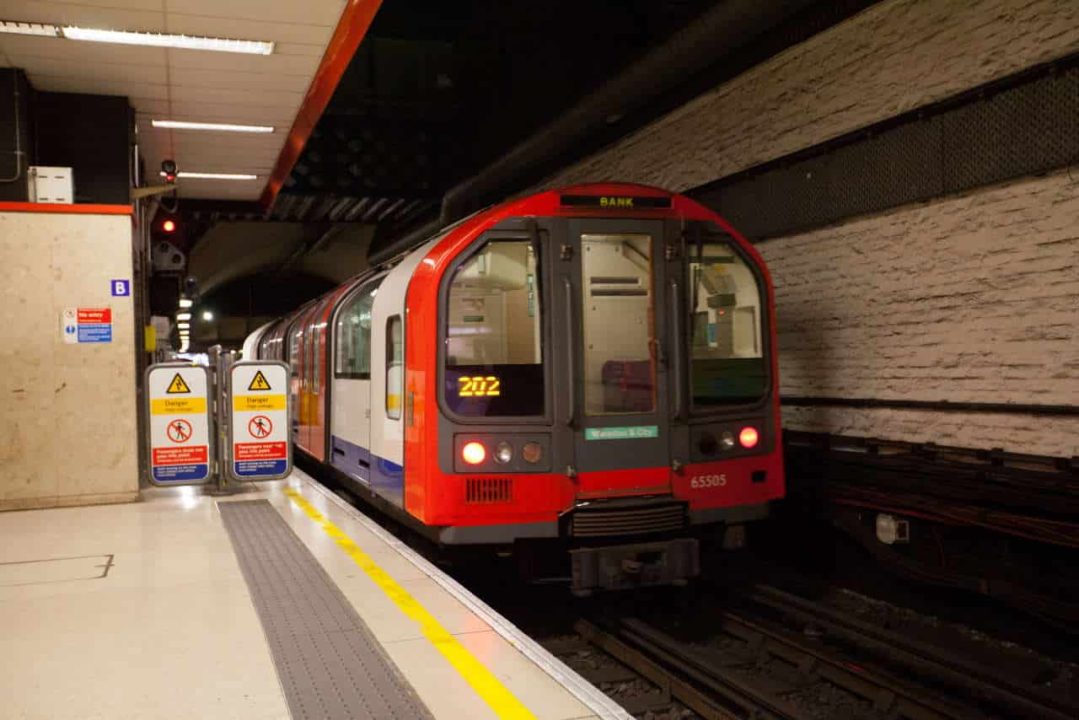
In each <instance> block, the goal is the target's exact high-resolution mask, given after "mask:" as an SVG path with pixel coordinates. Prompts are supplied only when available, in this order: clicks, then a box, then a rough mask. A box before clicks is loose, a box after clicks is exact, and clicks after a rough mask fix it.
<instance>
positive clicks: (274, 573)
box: [218, 500, 431, 720]
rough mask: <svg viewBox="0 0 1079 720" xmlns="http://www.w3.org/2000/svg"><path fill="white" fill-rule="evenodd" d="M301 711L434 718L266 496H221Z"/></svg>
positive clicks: (289, 693)
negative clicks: (225, 498)
mask: <svg viewBox="0 0 1079 720" xmlns="http://www.w3.org/2000/svg"><path fill="white" fill-rule="evenodd" d="M218 508H219V509H220V510H221V517H222V519H223V521H224V523H225V529H226V530H227V531H228V534H229V538H230V539H231V540H232V546H233V549H234V550H235V551H236V556H237V557H238V558H239V561H240V568H241V569H242V570H243V574H244V579H245V580H246V581H247V586H248V589H249V590H250V592H251V598H252V599H253V600H254V603H255V608H256V610H257V611H258V615H259V619H260V620H261V621H262V627H263V629H264V630H265V632H266V639H267V640H268V641H269V643H270V651H271V653H272V654H273V661H274V665H275V666H276V668H277V676H278V678H279V679H280V681H281V686H282V688H283V689H284V692H285V698H286V699H287V701H288V705H289V711H290V712H291V714H292V717H293V718H297V719H298V718H408V719H409V720H412V719H413V718H430V717H431V715H430V713H429V712H428V710H427V708H426V707H425V706H424V705H423V703H422V702H421V701H420V699H419V698H418V697H416V694H415V691H414V690H413V689H412V687H411V685H409V683H408V681H407V680H406V679H405V678H404V677H402V675H401V674H400V672H399V671H398V670H397V668H396V667H395V666H394V664H393V661H391V660H390V658H389V657H387V656H386V654H385V652H384V651H383V650H382V647H381V646H380V645H379V644H378V640H376V639H375V637H374V636H373V635H372V634H371V631H370V630H369V629H368V627H367V625H366V624H364V622H363V620H362V619H361V618H360V616H359V615H358V614H357V613H356V610H355V609H354V608H353V607H352V605H351V604H350V603H349V601H348V600H347V599H346V598H345V596H344V594H343V593H342V592H341V590H340V588H338V587H337V585H335V584H334V582H333V581H332V580H331V579H330V577H329V575H327V574H326V571H325V570H323V569H322V566H321V565H319V564H318V560H316V559H315V556H314V555H312V554H311V552H310V551H309V550H308V549H307V548H306V547H305V546H304V544H303V543H302V542H301V541H300V539H299V538H298V537H296V534H295V533H294V532H293V531H292V528H290V527H289V526H288V523H286V522H285V520H284V518H282V517H281V516H280V515H279V514H278V513H277V511H276V510H275V509H274V507H273V506H272V505H271V504H270V503H269V502H267V501H266V500H243V501H236V502H221V503H218Z"/></svg>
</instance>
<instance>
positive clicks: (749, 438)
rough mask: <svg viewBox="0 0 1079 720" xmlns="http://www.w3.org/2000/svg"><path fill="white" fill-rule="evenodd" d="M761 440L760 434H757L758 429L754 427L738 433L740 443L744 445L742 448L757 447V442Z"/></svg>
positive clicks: (743, 429) (745, 428)
mask: <svg viewBox="0 0 1079 720" xmlns="http://www.w3.org/2000/svg"><path fill="white" fill-rule="evenodd" d="M760 439H761V437H760V434H759V433H758V432H757V428H754V427H744V428H742V431H741V432H740V433H738V442H740V443H742V447H744V448H747V449H748V448H753V447H757V442H758V441H759V440H760Z"/></svg>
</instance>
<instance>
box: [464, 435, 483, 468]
mask: <svg viewBox="0 0 1079 720" xmlns="http://www.w3.org/2000/svg"><path fill="white" fill-rule="evenodd" d="M461 459H462V460H464V461H465V462H466V463H468V464H469V465H479V464H480V463H481V462H483V461H484V460H486V459H487V448H485V447H484V446H483V443H478V442H476V441H475V440H473V441H472V442H466V443H465V445H464V447H462V448H461Z"/></svg>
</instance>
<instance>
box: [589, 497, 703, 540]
mask: <svg viewBox="0 0 1079 720" xmlns="http://www.w3.org/2000/svg"><path fill="white" fill-rule="evenodd" d="M685 526H686V506H685V505H684V504H683V503H664V504H662V505H643V506H626V505H614V506H611V507H600V508H597V509H588V510H576V511H574V513H573V516H572V519H571V521H570V534H571V535H572V536H574V537H602V536H605V535H643V534H647V533H659V532H670V531H673V530H681V529H682V528H684V527H685Z"/></svg>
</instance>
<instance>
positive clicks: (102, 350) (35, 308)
mask: <svg viewBox="0 0 1079 720" xmlns="http://www.w3.org/2000/svg"><path fill="white" fill-rule="evenodd" d="M73 207H74V206H73ZM0 267H3V268H4V302H3V303H2V304H0V308H2V310H0V327H2V328H3V337H4V342H3V343H2V344H0V368H2V372H0V398H3V403H2V404H0V436H2V438H3V439H2V441H0V510H6V509H18V508H32V507H55V506H62V505H85V504H94V503H104V502H123V501H129V500H134V499H136V498H137V496H138V486H139V482H138V466H137V463H138V460H137V458H138V452H137V447H136V442H137V432H136V396H135V332H134V330H135V328H134V308H133V305H132V298H131V297H130V296H128V297H113V296H112V294H111V290H110V288H111V282H112V280H114V279H131V275H132V224H131V216H130V215H129V214H122V215H102V214H70V213H67V212H50V213H42V212H6V211H4V210H3V209H2V208H0ZM77 307H83V308H105V307H108V308H110V309H111V311H112V341H111V342H107V343H105V342H102V343H76V344H69V343H66V342H64V337H63V324H62V322H61V316H62V313H63V310H64V308H77Z"/></svg>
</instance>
